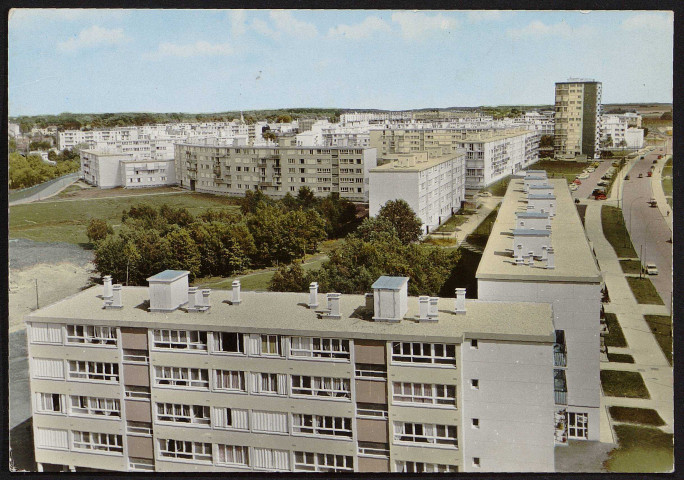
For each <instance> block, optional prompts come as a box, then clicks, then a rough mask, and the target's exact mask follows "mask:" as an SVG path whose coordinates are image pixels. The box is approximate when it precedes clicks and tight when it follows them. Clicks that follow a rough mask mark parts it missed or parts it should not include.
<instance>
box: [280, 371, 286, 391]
mask: <svg viewBox="0 0 684 480" xmlns="http://www.w3.org/2000/svg"><path fill="white" fill-rule="evenodd" d="M278 394H280V395H287V374H286V373H279V374H278Z"/></svg>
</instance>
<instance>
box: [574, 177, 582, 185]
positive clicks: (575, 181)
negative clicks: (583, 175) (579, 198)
mask: <svg viewBox="0 0 684 480" xmlns="http://www.w3.org/2000/svg"><path fill="white" fill-rule="evenodd" d="M572 183H574V184H575V185H582V182H581V181H580V179H579V178H576V179H574V180H573V181H572Z"/></svg>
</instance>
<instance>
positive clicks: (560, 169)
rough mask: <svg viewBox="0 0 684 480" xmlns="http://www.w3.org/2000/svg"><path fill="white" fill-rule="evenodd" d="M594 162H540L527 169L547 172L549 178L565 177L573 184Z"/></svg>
mask: <svg viewBox="0 0 684 480" xmlns="http://www.w3.org/2000/svg"><path fill="white" fill-rule="evenodd" d="M592 163H593V162H588V163H584V162H566V161H562V160H540V161H538V162H537V163H535V164H533V165H530V166H529V167H527V169H528V170H546V175H547V176H548V177H549V178H560V177H565V178H566V180H567V181H568V183H571V182H572V181H573V180H574V179H575V176H576V175H577V174H579V173H582V170H584V169H585V168H587V167H589V166H590V165H591V164H592Z"/></svg>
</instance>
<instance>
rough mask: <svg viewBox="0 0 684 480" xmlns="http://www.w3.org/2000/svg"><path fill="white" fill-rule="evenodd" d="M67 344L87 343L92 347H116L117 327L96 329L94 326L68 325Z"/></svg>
mask: <svg viewBox="0 0 684 480" xmlns="http://www.w3.org/2000/svg"><path fill="white" fill-rule="evenodd" d="M66 328H67V343H87V344H90V345H116V328H115V327H95V326H92V325H67V327H66Z"/></svg>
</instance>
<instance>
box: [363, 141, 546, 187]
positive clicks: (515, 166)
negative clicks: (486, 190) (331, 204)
mask: <svg viewBox="0 0 684 480" xmlns="http://www.w3.org/2000/svg"><path fill="white" fill-rule="evenodd" d="M540 139H541V135H540V134H539V133H537V132H533V131H530V130H526V129H517V128H512V129H494V130H492V129H489V130H483V131H471V130H466V129H462V128H443V129H441V128H440V129H436V128H434V129H433V128H385V129H382V130H371V131H370V144H371V147H374V148H377V150H378V155H379V156H380V157H381V158H384V157H385V156H387V155H391V154H397V153H415V152H420V151H424V150H426V149H427V148H430V147H447V148H450V149H452V151H456V150H459V149H464V150H465V151H466V175H465V181H466V189H467V190H479V189H481V188H483V187H486V186H488V185H491V184H492V183H495V182H497V181H498V180H500V179H502V178H504V177H506V176H508V175H511V174H514V173H516V172H518V171H520V170H522V169H524V168H525V167H527V166H529V165H531V164H533V163H535V162H536V161H537V160H538V159H539V140H540Z"/></svg>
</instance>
